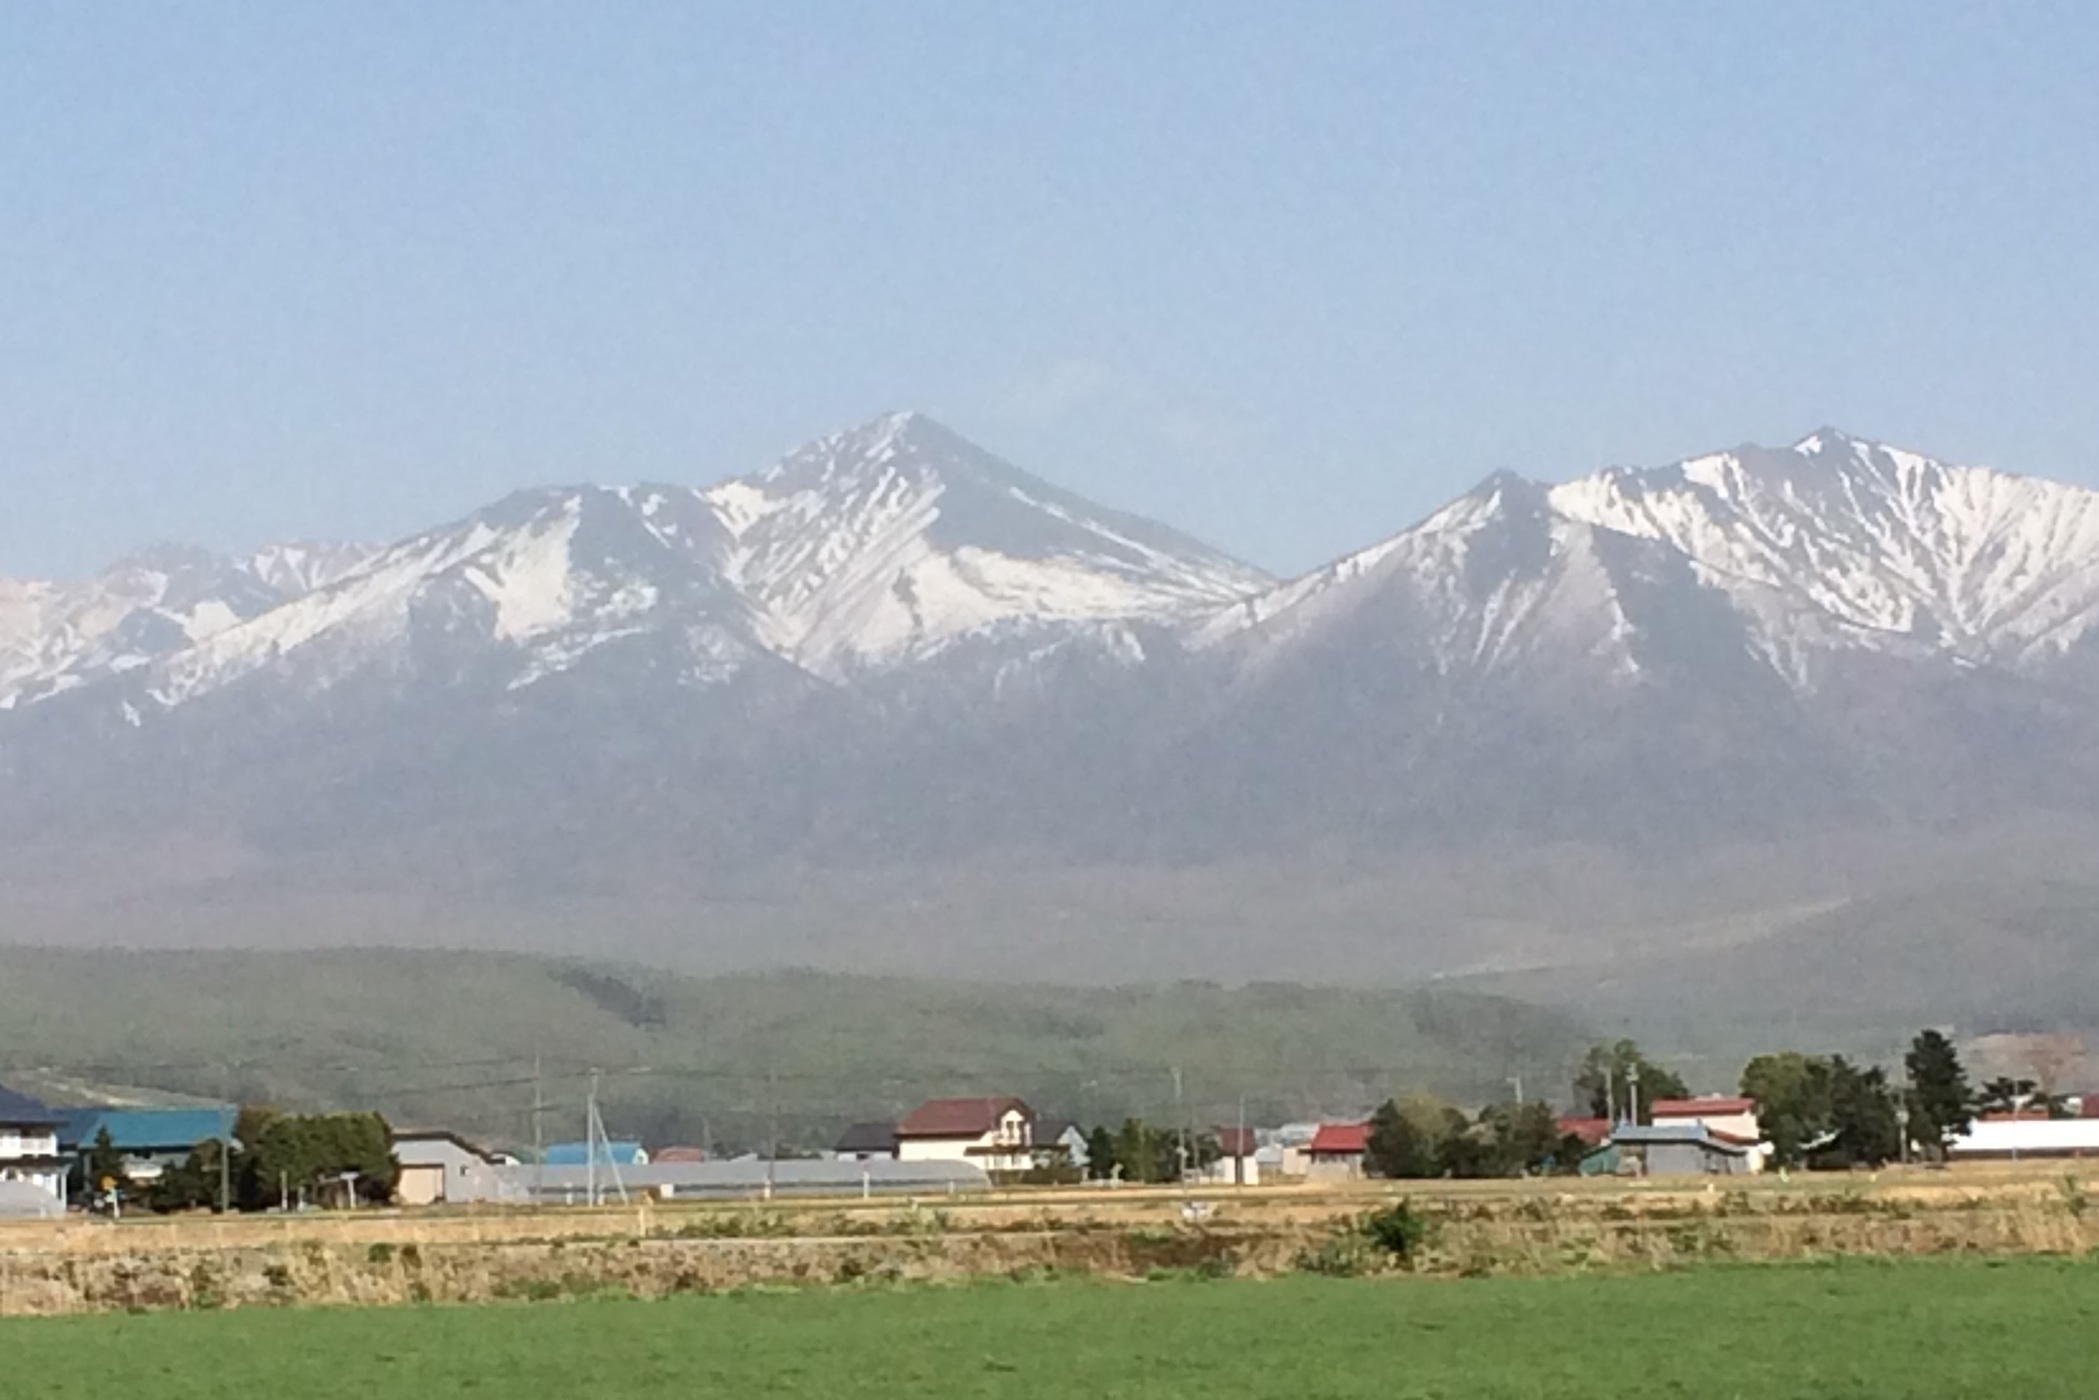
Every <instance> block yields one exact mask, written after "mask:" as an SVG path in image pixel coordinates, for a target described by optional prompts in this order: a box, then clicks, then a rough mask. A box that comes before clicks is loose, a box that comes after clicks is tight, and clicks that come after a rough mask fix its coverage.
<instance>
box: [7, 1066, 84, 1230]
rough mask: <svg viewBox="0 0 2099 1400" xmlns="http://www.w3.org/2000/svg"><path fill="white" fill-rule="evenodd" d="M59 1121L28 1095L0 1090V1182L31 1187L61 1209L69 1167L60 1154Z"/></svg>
mask: <svg viewBox="0 0 2099 1400" xmlns="http://www.w3.org/2000/svg"><path fill="white" fill-rule="evenodd" d="M59 1119H60V1115H59V1114H57V1113H56V1112H54V1111H52V1110H51V1109H49V1108H46V1107H45V1106H44V1105H43V1104H41V1103H39V1102H37V1101H36V1100H35V1099H32V1098H30V1097H29V1096H28V1095H27V1094H18V1093H16V1092H14V1091H13V1090H12V1089H5V1088H0V1182H17V1183H20V1184H22V1185H26V1186H33V1187H35V1188H36V1189H38V1190H40V1191H44V1192H48V1193H49V1194H50V1196H51V1198H52V1199H53V1200H55V1201H57V1202H58V1203H59V1204H60V1205H61V1206H63V1205H64V1204H65V1199H66V1173H67V1170H68V1168H69V1167H70V1166H71V1165H72V1164H71V1163H70V1162H68V1161H67V1159H66V1158H64V1157H62V1156H60V1155H59V1151H58V1125H59Z"/></svg>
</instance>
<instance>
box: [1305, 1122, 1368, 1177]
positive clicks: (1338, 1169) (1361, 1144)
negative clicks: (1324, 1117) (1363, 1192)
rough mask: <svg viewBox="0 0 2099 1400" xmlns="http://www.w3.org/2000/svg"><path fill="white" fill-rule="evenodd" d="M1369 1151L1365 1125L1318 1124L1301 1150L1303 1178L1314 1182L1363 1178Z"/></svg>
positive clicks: (1366, 1126) (1366, 1124) (1366, 1125)
mask: <svg viewBox="0 0 2099 1400" xmlns="http://www.w3.org/2000/svg"><path fill="white" fill-rule="evenodd" d="M1369 1149H1370V1125H1369V1124H1368V1123H1321V1124H1320V1125H1319V1131H1318V1132H1316V1133H1314V1134H1312V1141H1311V1142H1310V1143H1309V1144H1307V1145H1306V1147H1305V1160H1306V1169H1305V1175H1306V1176H1308V1177H1310V1178H1311V1179H1312V1180H1314V1181H1319V1180H1326V1181H1335V1180H1354V1179H1355V1178H1356V1177H1359V1176H1361V1175H1363V1154H1364V1153H1365V1152H1367V1151H1369Z"/></svg>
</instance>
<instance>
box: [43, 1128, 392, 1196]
mask: <svg viewBox="0 0 2099 1400" xmlns="http://www.w3.org/2000/svg"><path fill="white" fill-rule="evenodd" d="M226 1152H227V1146H226V1145H225V1144H223V1143H221V1142H219V1141H218V1140H216V1139H211V1138H207V1139H206V1140H204V1141H203V1142H199V1143H197V1144H195V1145H194V1146H192V1147H191V1148H190V1152H189V1156H188V1157H187V1158H185V1159H184V1160H183V1161H181V1162H178V1163H175V1164H173V1165H171V1166H169V1167H166V1168H165V1169H163V1170H162V1172H161V1174H160V1176H159V1178H158V1179H157V1180H154V1181H152V1182H150V1183H147V1184H146V1185H145V1186H144V1187H143V1188H142V1189H139V1190H136V1191H133V1190H125V1191H124V1198H125V1199H126V1200H127V1201H129V1202H131V1203H132V1204H135V1205H143V1206H145V1207H146V1208H147V1209H149V1210H155V1211H163V1212H172V1211H182V1210H198V1209H204V1208H212V1209H216V1208H217V1207H218V1206H219V1205H220V1203H221V1202H220V1193H221V1190H222V1189H223V1190H224V1191H225V1192H226V1193H227V1196H228V1200H227V1201H226V1202H225V1204H226V1205H227V1206H228V1207H229V1208H230V1209H233V1210H239V1211H261V1210H273V1209H279V1208H283V1207H287V1206H306V1205H325V1206H350V1205H384V1204H386V1203H387V1202H388V1201H391V1200H392V1199H393V1194H394V1187H395V1185H396V1183H397V1182H398V1180H399V1178H400V1164H399V1163H398V1162H396V1161H395V1160H394V1149H393V1132H392V1129H390V1128H389V1127H388V1126H387V1122H386V1119H384V1118H383V1117H381V1116H380V1115H378V1114H376V1113H281V1112H279V1111H277V1110H276V1109H273V1108H243V1109H242V1110H241V1111H240V1115H239V1117H238V1118H237V1119H236V1120H235V1123H234V1128H233V1142H232V1155H231V1156H230V1157H227V1156H226V1155H225V1154H226ZM84 1171H85V1175H86V1177H87V1181H88V1184H89V1186H90V1187H91V1188H93V1189H98V1190H99V1188H100V1185H101V1183H102V1182H104V1181H114V1182H118V1183H120V1187H119V1189H123V1188H122V1187H121V1183H123V1182H124V1181H125V1179H126V1178H125V1174H124V1157H123V1153H121V1152H120V1151H118V1150H117V1148H116V1147H115V1145H114V1144H113V1143H112V1142H111V1141H110V1137H109V1132H108V1130H107V1129H104V1130H103V1131H102V1132H100V1133H98V1134H97V1135H96V1138H95V1141H94V1142H93V1143H91V1144H90V1145H89V1147H88V1150H87V1152H86V1154H85V1156H84Z"/></svg>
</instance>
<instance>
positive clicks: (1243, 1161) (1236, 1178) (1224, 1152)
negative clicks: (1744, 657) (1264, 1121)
mask: <svg viewBox="0 0 2099 1400" xmlns="http://www.w3.org/2000/svg"><path fill="white" fill-rule="evenodd" d="M1211 1136H1212V1137H1213V1138H1214V1139H1215V1140H1216V1142H1217V1160H1216V1161H1214V1162H1212V1163H1210V1165H1209V1166H1207V1167H1205V1168H1204V1169H1203V1172H1202V1178H1203V1180H1204V1181H1206V1182H1209V1183H1211V1184H1213V1185H1217V1186H1259V1185H1260V1184H1261V1166H1260V1163H1258V1162H1256V1161H1255V1160H1254V1154H1255V1153H1256V1152H1258V1151H1260V1149H1261V1144H1260V1142H1259V1140H1258V1138H1257V1137H1256V1135H1255V1133H1254V1130H1253V1129H1252V1128H1219V1129H1217V1130H1216V1131H1215V1132H1214V1133H1212V1134H1211Z"/></svg>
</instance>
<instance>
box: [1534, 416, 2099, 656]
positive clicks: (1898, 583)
mask: <svg viewBox="0 0 2099 1400" xmlns="http://www.w3.org/2000/svg"><path fill="white" fill-rule="evenodd" d="M1551 503H1552V508H1553V509H1554V510H1555V511H1556V512H1558V513H1560V514H1562V515H1565V516H1567V517H1569V518H1572V519H1577V520H1582V521H1585V522H1587V523H1589V524H1593V525H1596V526H1599V527H1601V528H1604V529H1608V530H1612V531H1616V532H1618V533H1621V534H1627V535H1632V536H1636V537H1639V538H1643V539H1651V540H1657V541H1661V542H1663V543H1665V544H1667V545H1669V546H1670V547H1671V548H1674V549H1676V550H1678V551H1681V552H1682V553H1683V554H1684V555H1685V556H1686V557H1688V558H1689V559H1691V560H1692V561H1693V562H1694V563H1695V564H1696V566H1697V568H1698V570H1699V573H1700V576H1701V578H1703V579H1704V580H1705V581H1707V582H1708V583H1710V584H1711V585H1712V586H1713V587H1715V588H1719V589H1721V590H1724V591H1725V592H1727V593H1728V594H1729V595H1730V596H1731V597H1733V598H1735V599H1736V600H1737V602H1738V603H1739V604H1740V605H1741V606H1742V607H1743V608H1744V610H1745V611H1747V612H1749V613H1751V614H1753V615H1755V616H1756V617H1757V618H1758V619H1759V622H1760V628H1759V634H1760V636H1761V638H1762V641H1763V644H1764V645H1765V647H1766V649H1767V651H1768V652H1769V653H1770V654H1771V655H1772V656H1773V658H1774V660H1780V661H1788V660H1790V661H1791V662H1794V663H1797V658H1798V655H1799V653H1800V652H1801V651H1802V650H1803V649H1814V648H1818V647H1821V648H1827V647H1851V648H1868V649H1875V650H1885V651H1891V652H1899V653H1907V654H1939V655H1944V656H1948V657H1951V658H1954V659H1957V660H1960V661H1963V662H1970V663H1977V664H1996V665H2007V666H2014V667H2019V666H2029V665H2032V664H2036V663H2038V662H2041V661H2044V660H2046V659H2048V658H2050V657H2053V656H2057V655H2060V654H2061V653H2062V652H2064V651H2066V650H2067V649H2068V648H2069V647H2071V646H2072V645H2074V644H2075V643H2076V642H2077V641H2078V640H2079V639H2080V638H2082V637H2083V636H2085V635H2086V634H2087V633H2088V632H2089V631H2090V630H2091V629H2092V627H2093V625H2094V623H2095V622H2099V492H2093V491H2089V490H2086V489H2083V488H2080V487H2075V486H2067V485H2063V484H2060V483H2056V482H2050V481H2040V480H2035V479H2033V478H2028V477H2019V476H2013V475H2010V474H2008V473H2004V472H1998V471H1993V470H1990V469H1987V468H1981V467H1958V466H1951V465H1948V464H1946V463H1943V462H1939V461H1936V460H1934V459H1932V458H1929V457H1925V456H1923V455H1921V454H1919V453H1915V452H1910V451H1905V450H1903V449H1900V448H1894V447H1888V446H1885V445H1883V444H1877V443H1868V442H1862V441H1859V440H1857V439H1853V438H1849V437H1846V436H1844V435H1842V434H1840V433H1836V432H1834V431H1829V430H1824V431H1822V432H1818V433H1815V434H1812V435H1810V436H1808V437H1806V438H1804V439H1802V440H1801V441H1800V442H1798V443H1796V444H1795V445H1794V446H1793V447H1792V448H1791V449H1788V450H1784V451H1770V450H1764V449H1756V448H1744V449H1740V450H1738V451H1735V452H1726V453H1717V454H1713V455H1710V456H1705V457H1698V458H1693V459H1691V460H1689V461H1686V462H1683V463H1680V464H1678V465H1677V466H1674V467H1667V468H1662V469H1660V470H1657V471H1644V472H1641V471H1609V472H1603V473H1599V474H1597V475H1595V476H1590V477H1585V478H1582V479H1580V480H1577V481H1572V482H1569V483H1567V484H1565V485H1562V486H1558V487H1555V488H1553V489H1552V492H1551Z"/></svg>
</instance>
